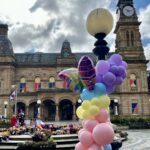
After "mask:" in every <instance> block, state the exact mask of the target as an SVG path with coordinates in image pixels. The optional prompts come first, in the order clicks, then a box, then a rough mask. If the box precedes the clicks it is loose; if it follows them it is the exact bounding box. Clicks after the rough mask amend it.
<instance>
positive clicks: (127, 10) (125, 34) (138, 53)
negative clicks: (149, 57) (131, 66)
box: [114, 0, 145, 61]
mask: <svg viewBox="0 0 150 150" xmlns="http://www.w3.org/2000/svg"><path fill="white" fill-rule="evenodd" d="M116 13H117V16H118V21H117V25H116V28H115V31H114V33H115V34H116V49H117V52H118V53H119V54H121V55H122V56H123V57H124V59H125V60H134V61H136V60H138V61H139V60H141V61H144V60H145V56H144V50H143V46H142V43H141V35H140V31H139V26H140V24H141V22H139V21H138V17H137V14H136V10H135V7H134V3H133V0H119V1H118V4H117V11H116Z"/></svg>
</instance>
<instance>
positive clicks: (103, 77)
mask: <svg viewBox="0 0 150 150" xmlns="http://www.w3.org/2000/svg"><path fill="white" fill-rule="evenodd" d="M95 69H96V82H97V83H103V84H104V85H105V86H106V93H107V94H110V93H112V92H113V91H114V90H115V87H116V86H117V85H121V84H122V82H123V80H124V79H125V78H126V69H127V63H126V62H125V61H123V60H122V57H121V55H119V54H114V55H112V56H111V57H110V59H108V60H100V61H98V62H97V64H96V67H95Z"/></svg>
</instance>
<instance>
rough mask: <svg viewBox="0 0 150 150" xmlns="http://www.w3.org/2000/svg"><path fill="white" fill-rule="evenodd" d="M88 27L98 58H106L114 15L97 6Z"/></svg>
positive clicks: (115, 147) (117, 145) (116, 147)
mask: <svg viewBox="0 0 150 150" xmlns="http://www.w3.org/2000/svg"><path fill="white" fill-rule="evenodd" d="M86 27H87V31H88V32H89V34H91V35H92V36H94V37H95V38H96V39H97V41H96V42H95V44H94V46H95V48H94V49H93V53H94V54H95V55H96V56H97V57H98V60H105V59H106V56H107V54H108V52H109V48H108V47H107V42H106V41H105V40H104V38H105V37H106V35H107V34H108V33H109V32H110V31H111V30H112V27H113V17H112V15H111V13H110V12H109V11H108V10H106V9H104V8H97V9H95V10H93V11H91V13H90V14H89V15H88V17H87V21H86ZM111 145H112V148H113V149H115V150H118V149H119V148H120V147H121V146H122V142H121V141H120V140H118V141H113V142H112V143H111Z"/></svg>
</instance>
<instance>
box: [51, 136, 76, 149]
mask: <svg viewBox="0 0 150 150" xmlns="http://www.w3.org/2000/svg"><path fill="white" fill-rule="evenodd" d="M52 137H53V139H54V141H55V142H56V143H57V145H56V148H57V150H74V148H75V145H76V143H78V142H79V140H78V135H77V134H67V135H53V136H52Z"/></svg>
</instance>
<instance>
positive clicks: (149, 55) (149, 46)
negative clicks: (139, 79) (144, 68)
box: [144, 43, 150, 60]
mask: <svg viewBox="0 0 150 150" xmlns="http://www.w3.org/2000/svg"><path fill="white" fill-rule="evenodd" d="M144 50H145V51H144V52H145V56H146V59H147V60H150V52H149V50H150V43H149V44H147V45H146V46H145V47H144Z"/></svg>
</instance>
